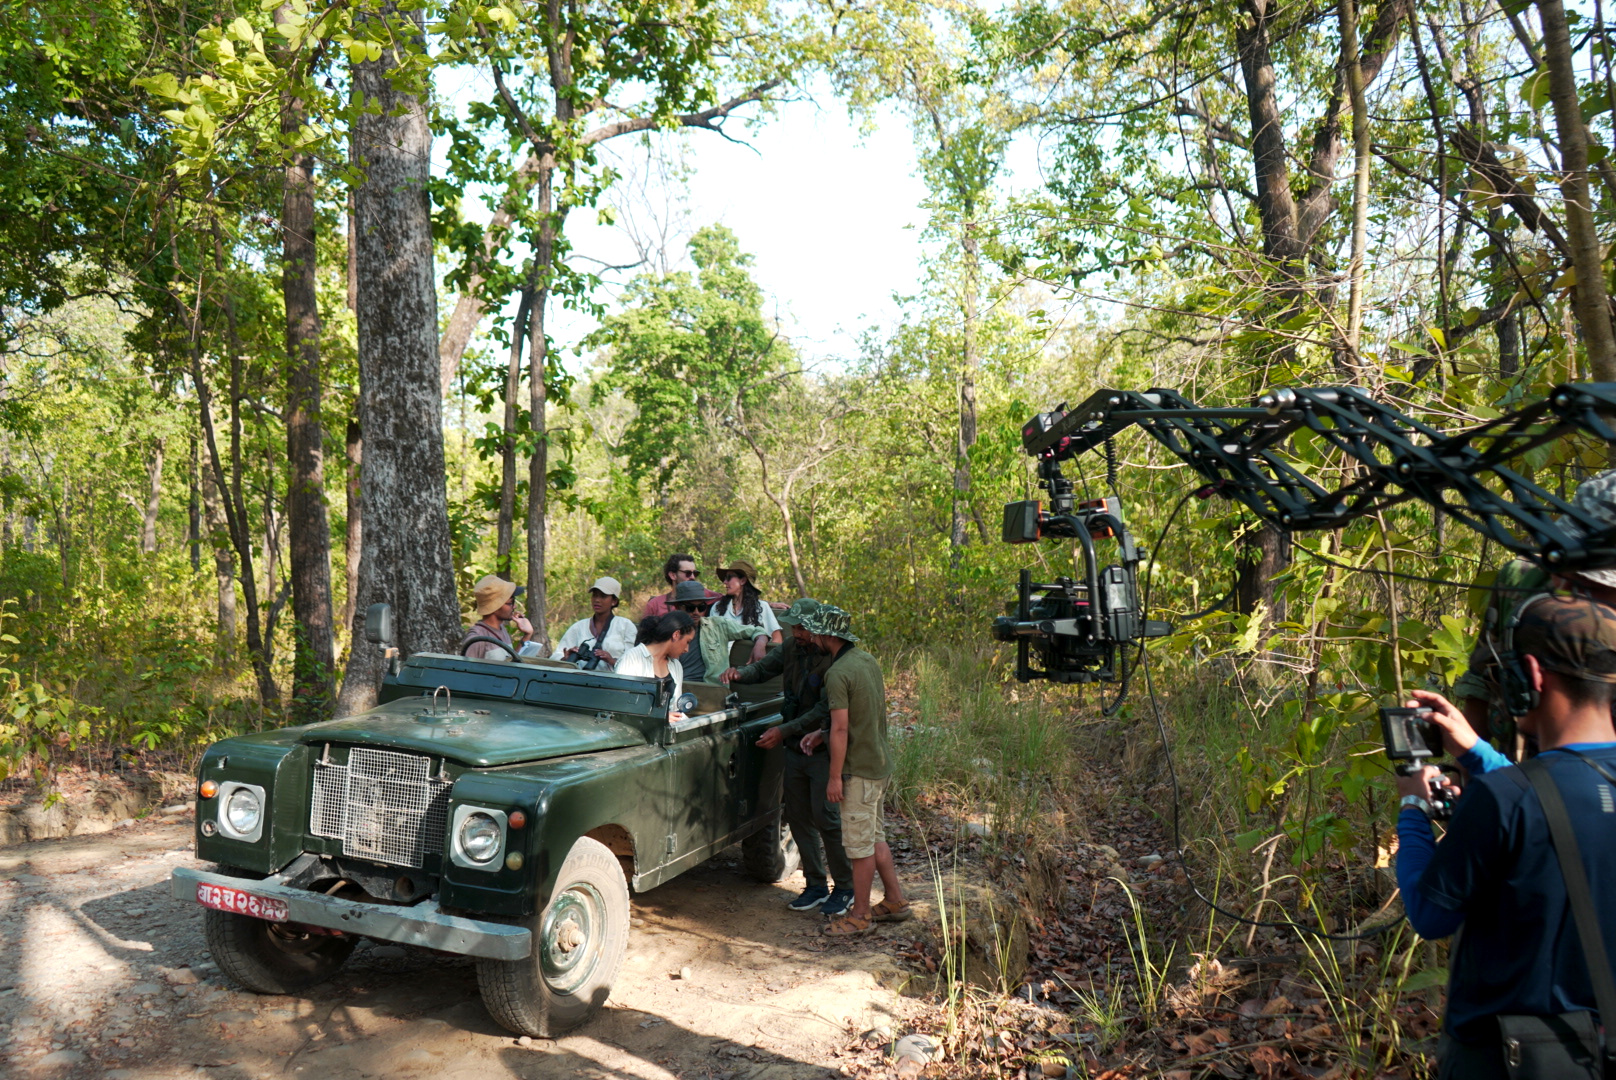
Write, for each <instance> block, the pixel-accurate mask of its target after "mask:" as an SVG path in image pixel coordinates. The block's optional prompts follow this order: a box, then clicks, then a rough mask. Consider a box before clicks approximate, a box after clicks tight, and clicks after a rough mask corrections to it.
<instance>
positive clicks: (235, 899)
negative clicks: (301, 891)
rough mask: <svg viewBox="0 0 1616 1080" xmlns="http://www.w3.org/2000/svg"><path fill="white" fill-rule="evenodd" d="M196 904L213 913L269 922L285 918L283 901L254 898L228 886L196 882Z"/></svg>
mask: <svg viewBox="0 0 1616 1080" xmlns="http://www.w3.org/2000/svg"><path fill="white" fill-rule="evenodd" d="M196 902H197V903H199V904H201V905H202V906H203V907H210V908H213V909H214V910H215V911H233V912H235V913H236V914H238V915H250V916H252V917H253V918H255V919H266V920H268V921H269V922H285V921H286V918H287V911H286V901H285V900H276V899H273V898H271V897H268V896H254V895H253V894H252V893H250V892H246V891H245V890H242V889H232V888H231V887H230V886H228V885H210V884H209V883H208V882H206V881H199V882H197V885H196Z"/></svg>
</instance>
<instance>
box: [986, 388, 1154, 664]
mask: <svg viewBox="0 0 1616 1080" xmlns="http://www.w3.org/2000/svg"><path fill="white" fill-rule="evenodd" d="M1065 416H1066V410H1065V408H1064V406H1063V407H1062V408H1060V409H1057V410H1055V411H1054V412H1047V413H1039V414H1038V415H1037V416H1035V417H1033V418H1032V419H1031V420H1029V421H1028V422H1027V424H1026V425H1025V426H1024V427H1023V428H1022V432H1021V438H1022V445H1023V446H1025V447H1026V449H1027V452H1028V453H1029V454H1032V455H1033V456H1035V457H1036V458H1037V459H1038V485H1039V486H1040V487H1042V488H1043V489H1044V490H1046V491H1047V492H1049V510H1048V512H1045V511H1044V509H1043V507H1042V505H1041V504H1040V503H1039V502H1038V501H1037V500H1028V501H1024V502H1013V503H1010V504H1009V505H1007V506H1006V507H1005V508H1004V541H1005V543H1007V544H1035V543H1037V542H1038V541H1040V540H1043V539H1052V538H1068V539H1074V540H1076V541H1077V543H1078V546H1079V548H1080V549H1081V551H1082V556H1083V576H1082V578H1081V579H1076V578H1070V577H1057V578H1056V579H1055V580H1054V581H1052V582H1048V583H1042V582H1035V581H1033V580H1032V572H1031V571H1029V570H1023V571H1022V572H1021V581H1020V583H1019V584H1018V586H1017V590H1016V599H1015V600H1014V601H1013V602H1012V603H1010V604H1007V605H1006V609H1007V612H1008V614H1006V615H1003V616H1000V617H999V618H998V619H996V620H994V624H993V636H994V637H995V638H997V639H998V640H999V641H1004V642H1012V643H1014V644H1015V646H1016V678H1017V679H1019V680H1021V681H1022V682H1030V681H1032V680H1033V679H1048V680H1050V681H1051V682H1057V683H1088V682H1116V681H1118V680H1119V679H1120V678H1122V677H1123V674H1124V665H1125V660H1124V658H1123V655H1122V654H1121V652H1120V650H1121V649H1122V648H1123V647H1124V646H1126V645H1128V644H1131V643H1133V642H1137V641H1139V640H1141V639H1143V638H1152V637H1162V636H1164V635H1166V634H1168V633H1171V631H1172V627H1171V626H1169V625H1168V624H1167V623H1165V622H1160V621H1158V620H1155V619H1146V618H1145V617H1144V612H1143V610H1142V608H1141V606H1140V603H1139V580H1138V572H1139V560H1140V559H1141V558H1143V557H1144V556H1145V555H1146V552H1145V551H1143V550H1142V549H1141V548H1139V546H1138V545H1137V544H1135V543H1134V540H1133V534H1132V533H1130V532H1129V531H1128V527H1127V525H1126V524H1125V523H1124V521H1123V519H1122V504H1121V502H1120V501H1119V500H1117V499H1116V498H1114V497H1112V498H1104V499H1091V500H1085V501H1081V502H1080V501H1078V499H1077V497H1076V494H1075V493H1074V491H1073V487H1072V482H1071V481H1070V480H1068V479H1066V477H1065V476H1064V475H1062V473H1061V462H1063V461H1066V460H1069V459H1070V458H1072V457H1074V456H1076V454H1077V453H1078V450H1077V448H1076V447H1075V446H1074V445H1073V443H1072V440H1070V439H1057V440H1055V441H1054V442H1053V443H1050V444H1049V445H1043V444H1044V442H1045V436H1046V435H1047V433H1048V432H1049V430H1050V429H1051V428H1052V427H1053V426H1054V425H1055V423H1056V422H1058V421H1059V420H1061V419H1062V418H1064V417H1065ZM1035 447H1037V449H1035ZM1097 539H1098V540H1114V541H1116V545H1117V554H1118V561H1117V562H1115V563H1112V564H1111V565H1108V566H1105V567H1101V566H1100V563H1099V557H1098V555H1097V553H1096V550H1095V546H1094V542H1095V540H1097ZM1035 656H1036V657H1037V660H1038V663H1039V665H1040V666H1037V667H1035V666H1033V658H1034V657H1035Z"/></svg>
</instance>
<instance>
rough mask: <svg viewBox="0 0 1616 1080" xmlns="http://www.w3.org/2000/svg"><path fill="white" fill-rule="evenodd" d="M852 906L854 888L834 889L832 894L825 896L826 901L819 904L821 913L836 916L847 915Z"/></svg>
mask: <svg viewBox="0 0 1616 1080" xmlns="http://www.w3.org/2000/svg"><path fill="white" fill-rule="evenodd" d="M852 908H853V890H852V889H832V890H831V891H830V895H829V896H827V897H825V902H824V903H823V904H821V905H820V906H819V913H820V914H821V915H829V916H831V917H832V918H834V917H835V916H837V915H846V914H847V913H848V912H849V911H851V910H852Z"/></svg>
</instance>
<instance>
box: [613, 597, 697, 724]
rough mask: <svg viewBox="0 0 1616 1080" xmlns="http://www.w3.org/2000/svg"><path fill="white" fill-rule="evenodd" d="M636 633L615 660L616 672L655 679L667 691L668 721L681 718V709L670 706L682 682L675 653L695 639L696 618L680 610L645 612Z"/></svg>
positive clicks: (681, 670) (682, 668)
mask: <svg viewBox="0 0 1616 1080" xmlns="http://www.w3.org/2000/svg"><path fill="white" fill-rule="evenodd" d="M639 637H640V640H639V643H638V644H636V645H635V646H634V647H632V648H631V649H629V650H628V652H626V653H624V654H623V658H622V659H621V660H619V661H618V662H617V674H619V675H638V676H640V677H642V678H649V679H656V680H657V681H658V682H660V683H661V684H662V688H663V689H664V690H665V691H666V692H667V701H668V707H669V711H668V719H669V721H675V720H683V719H684V718H685V716H684V713H681V712H676V711H674V710H673V703H674V702H676V701H678V700H679V694H680V693H681V692H682V691H683V689H684V683H685V669H684V665H683V664H681V663H680V662H679V657H681V656H683V655H684V654H685V652H686V651H688V650H689V648H690V643H691V642H693V641H695V640H696V621H695V620H694V619H692V618H691V617H690V616H689V615H687V614H685V613H684V612H682V611H670V612H668V613H667V614H666V615H647V616H646V617H645V618H643V619H641V620H640V627H639Z"/></svg>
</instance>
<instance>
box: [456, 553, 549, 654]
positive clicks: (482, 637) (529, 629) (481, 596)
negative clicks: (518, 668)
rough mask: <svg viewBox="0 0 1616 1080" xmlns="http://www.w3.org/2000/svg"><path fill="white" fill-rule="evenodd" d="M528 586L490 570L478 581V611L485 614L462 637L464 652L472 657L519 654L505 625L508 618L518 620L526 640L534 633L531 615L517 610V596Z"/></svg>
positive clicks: (475, 594)
mask: <svg viewBox="0 0 1616 1080" xmlns="http://www.w3.org/2000/svg"><path fill="white" fill-rule="evenodd" d="M525 591H526V590H525V589H523V588H522V586H520V585H518V584H516V583H515V582H514V581H506V580H505V579H504V578H502V577H497V576H495V575H494V574H489V575H488V576H487V577H485V578H483V579H481V580H480V581H478V582H477V586H476V588H475V589H474V590H473V592H472V596H473V597H474V599H475V600H476V604H477V614H478V615H479V616H481V617H480V618H479V619H478V620H477V621H476V622H474V623H472V624H471V626H470V627H468V628H467V630H466V636H465V637H463V638H461V639H460V655H462V656H465V657H468V658H470V659H472V660H510V659H512V658H514V657H515V656H516V643H515V642H513V641H512V640H511V635H510V632H509V631H507V630H506V629H505V624H506V623H508V622H514V623H516V629H517V632H518V633H520V634H521V635H522V639H523V640H524V641H525V640H526V639H527V638H528V637H529V636H530V635H532V633H533V624H532V623H530V622H528V621H527V616H526V615H523V614H521V613H519V612H518V611H517V610H516V598H517V597H518V596H521V595H522V593H523V592H525Z"/></svg>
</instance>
